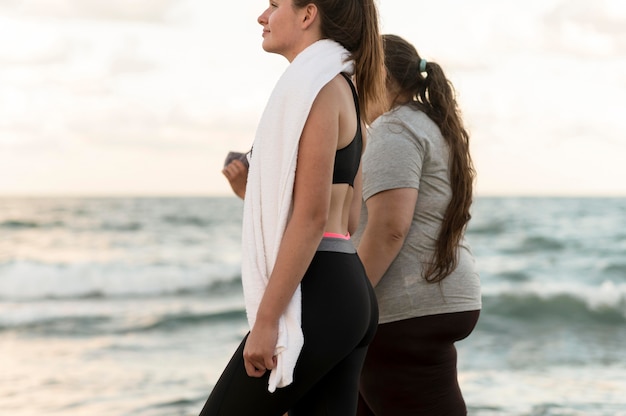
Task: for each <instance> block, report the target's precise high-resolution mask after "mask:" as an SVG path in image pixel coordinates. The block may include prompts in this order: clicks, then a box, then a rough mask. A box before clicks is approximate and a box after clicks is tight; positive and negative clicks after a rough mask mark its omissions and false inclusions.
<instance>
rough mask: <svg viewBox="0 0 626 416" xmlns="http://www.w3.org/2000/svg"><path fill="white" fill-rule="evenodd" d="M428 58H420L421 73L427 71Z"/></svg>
mask: <svg viewBox="0 0 626 416" xmlns="http://www.w3.org/2000/svg"><path fill="white" fill-rule="evenodd" d="M426 63H427V62H426V59H422V60H420V74H421V73H422V72H426Z"/></svg>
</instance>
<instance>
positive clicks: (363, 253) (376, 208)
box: [358, 188, 417, 286]
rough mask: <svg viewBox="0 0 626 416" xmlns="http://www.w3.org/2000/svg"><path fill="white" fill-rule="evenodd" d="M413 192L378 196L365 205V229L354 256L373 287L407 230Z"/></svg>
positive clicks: (409, 221)
mask: <svg viewBox="0 0 626 416" xmlns="http://www.w3.org/2000/svg"><path fill="white" fill-rule="evenodd" d="M416 202H417V189H414V188H399V189H391V190H388V191H383V192H379V193H377V194H376V195H374V196H372V197H371V198H369V199H368V200H367V201H366V206H367V225H366V226H365V230H364V231H363V236H362V238H361V241H360V243H359V247H358V253H359V257H360V258H361V261H362V262H363V265H364V266H365V271H366V272H367V276H368V277H369V279H370V281H371V283H372V285H373V286H376V285H377V284H378V282H380V279H382V277H383V275H384V274H385V272H386V271H387V269H388V268H389V266H390V265H391V262H393V260H394V259H395V258H396V256H397V255H398V253H399V252H400V249H401V248H402V245H403V244H404V240H405V239H406V236H407V234H408V232H409V229H410V228H411V221H412V219H413V212H414V211H415V203H416Z"/></svg>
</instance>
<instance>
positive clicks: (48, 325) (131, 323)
mask: <svg viewBox="0 0 626 416" xmlns="http://www.w3.org/2000/svg"><path fill="white" fill-rule="evenodd" d="M83 313H87V312H83ZM245 320H246V313H245V310H244V308H243V307H235V308H231V309H225V310H216V311H198V312H190V311H187V310H182V311H178V312H171V313H165V314H161V315H156V316H151V317H148V318H143V319H137V318H135V319H129V318H124V317H119V316H113V315H107V314H106V313H104V312H103V311H102V310H100V311H96V312H95V313H94V314H93V315H82V314H81V315H66V316H64V315H57V316H37V315H34V314H33V315H31V316H30V317H29V318H28V319H23V318H22V319H15V317H14V318H13V319H11V315H10V314H7V315H6V316H4V317H3V318H0V332H3V331H13V332H24V333H29V334H30V335H41V336H92V335H106V334H116V335H121V334H132V333H140V332H152V331H158V332H173V331H179V330H182V329H184V328H186V327H197V326H200V325H205V324H215V323H222V324H224V323H225V324H228V323H232V322H245Z"/></svg>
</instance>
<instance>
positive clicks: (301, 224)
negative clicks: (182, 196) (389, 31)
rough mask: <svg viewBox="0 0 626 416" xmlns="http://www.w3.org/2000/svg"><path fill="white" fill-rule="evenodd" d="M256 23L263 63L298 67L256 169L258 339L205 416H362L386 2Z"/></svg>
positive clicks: (251, 318)
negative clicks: (357, 243)
mask: <svg viewBox="0 0 626 416" xmlns="http://www.w3.org/2000/svg"><path fill="white" fill-rule="evenodd" d="M258 22H259V23H260V24H261V26H263V49H264V50H265V51H267V52H270V53H277V54H280V55H282V56H284V57H285V58H287V59H288V60H289V62H290V64H289V66H288V67H287V69H286V70H285V72H284V73H283V75H282V76H281V78H280V79H279V81H278V82H277V84H276V86H275V88H274V91H273V92H272V95H271V96H270V99H269V101H268V103H267V105H266V108H265V110H264V112H263V115H262V117H261V120H260V122H259V125H258V128H257V133H256V136H255V140H254V143H253V147H252V151H251V153H250V155H249V164H250V168H249V172H248V178H247V184H246V189H245V198H244V219H243V238H242V243H243V244H242V246H243V247H242V282H243V288H244V298H245V303H246V313H247V316H248V322H249V324H250V328H251V329H250V332H249V333H248V334H247V335H246V337H245V338H244V340H243V341H242V343H241V345H240V347H239V348H238V350H237V351H236V352H235V354H234V355H233V357H232V359H231V361H230V362H229V364H228V365H227V367H226V369H225V370H224V372H223V374H222V376H221V377H220V379H219V380H218V382H217V384H216V385H215V387H214V389H213V391H212V393H211V395H210V396H209V398H208V400H207V402H206V404H205V405H204V408H203V410H202V412H201V413H200V415H201V416H218V415H219V416H246V415H260V416H271V415H276V416H280V415H283V414H284V413H285V412H287V411H288V412H289V415H290V416H302V415H310V416H313V415H337V416H350V415H354V414H355V413H356V407H357V399H358V383H359V374H360V371H361V367H362V364H363V360H364V358H365V354H366V350H367V346H368V344H369V342H370V341H371V339H372V338H373V335H374V331H375V328H376V325H377V321H378V309H377V304H376V299H375V296H374V293H373V289H372V287H371V285H370V283H369V281H368V279H367V276H366V275H365V270H364V268H363V266H362V264H361V262H360V260H359V258H358V256H357V254H356V250H355V248H354V246H353V244H352V242H351V240H350V233H351V232H352V231H353V230H354V228H355V227H356V224H357V222H358V212H359V210H360V203H361V191H360V181H361V173H360V158H361V153H362V150H363V148H364V145H365V137H364V136H365V127H364V126H365V124H364V122H366V121H368V120H366V114H368V112H370V111H371V108H373V107H376V106H379V105H381V104H382V103H383V102H384V79H385V78H384V70H383V68H384V61H383V52H382V44H381V38H380V34H379V30H378V14H377V10H376V6H375V3H374V0H345V1H336V0H304V1H302V0H272V1H270V4H269V7H268V8H267V10H265V11H264V12H263V14H261V16H260V17H259V18H258ZM352 80H354V81H355V84H356V86H355V85H353V84H352ZM356 91H358V92H359V93H358V94H357V93H356Z"/></svg>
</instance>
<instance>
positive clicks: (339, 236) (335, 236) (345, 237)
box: [324, 233, 350, 240]
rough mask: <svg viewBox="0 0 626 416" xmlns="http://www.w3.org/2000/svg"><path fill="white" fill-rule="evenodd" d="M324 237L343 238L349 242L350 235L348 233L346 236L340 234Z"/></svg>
mask: <svg viewBox="0 0 626 416" xmlns="http://www.w3.org/2000/svg"><path fill="white" fill-rule="evenodd" d="M324 237H330V238H341V239H342V240H349V239H350V233H347V234H346V235H343V234H338V233H324Z"/></svg>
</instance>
